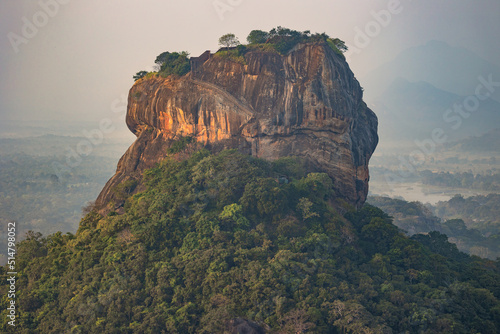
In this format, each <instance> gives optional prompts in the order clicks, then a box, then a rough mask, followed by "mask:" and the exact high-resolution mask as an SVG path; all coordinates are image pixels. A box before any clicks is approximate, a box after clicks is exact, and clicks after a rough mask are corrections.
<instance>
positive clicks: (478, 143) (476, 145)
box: [447, 129, 500, 153]
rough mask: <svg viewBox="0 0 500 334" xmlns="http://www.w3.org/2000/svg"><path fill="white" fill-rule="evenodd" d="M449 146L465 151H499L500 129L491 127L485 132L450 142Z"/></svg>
mask: <svg viewBox="0 0 500 334" xmlns="http://www.w3.org/2000/svg"><path fill="white" fill-rule="evenodd" d="M447 146H448V147H449V148H453V149H457V150H462V151H467V152H496V153H498V152H500V129H493V130H490V131H488V132H487V133H485V134H483V135H480V136H474V137H469V138H465V139H463V140H460V141H457V142H453V143H450V144H449V145H447Z"/></svg>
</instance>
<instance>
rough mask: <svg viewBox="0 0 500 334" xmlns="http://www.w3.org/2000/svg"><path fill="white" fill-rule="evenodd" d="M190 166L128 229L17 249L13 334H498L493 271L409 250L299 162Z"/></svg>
mask: <svg viewBox="0 0 500 334" xmlns="http://www.w3.org/2000/svg"><path fill="white" fill-rule="evenodd" d="M182 156H183V155H182V151H181V152H179V153H175V152H171V154H170V156H169V157H167V158H166V159H165V160H164V161H163V162H162V163H161V164H159V165H158V166H157V167H155V168H153V169H151V170H148V171H147V172H146V173H145V174H144V180H143V181H142V182H143V184H144V191H141V192H139V193H136V194H134V195H131V196H128V197H127V198H126V201H125V204H124V213H123V214H118V213H116V212H110V213H108V214H107V215H106V216H102V215H100V214H99V213H98V212H96V211H95V210H90V212H89V213H88V214H87V215H86V216H85V217H84V218H83V219H82V220H81V222H80V227H79V229H78V231H77V233H76V234H75V235H73V234H71V233H68V234H62V233H55V234H52V235H49V236H46V237H44V236H41V235H40V234H38V233H30V234H29V235H28V237H27V239H26V240H24V241H22V242H21V243H20V244H19V245H18V255H17V267H18V280H17V282H16V284H17V286H16V287H17V290H18V292H19V295H18V299H17V302H18V304H17V305H19V308H18V309H17V314H18V319H17V321H18V323H17V327H16V328H15V332H16V333H223V332H224V331H225V330H227V328H228V327H227V326H229V323H230V320H231V319H235V318H237V317H241V318H244V319H249V320H252V321H254V322H256V323H258V324H260V326H261V327H262V328H265V329H266V330H267V331H268V332H271V333H305V332H310V333H404V332H406V333H496V332H499V331H500V300H499V298H500V267H499V263H498V262H493V261H490V260H483V259H479V258H476V257H470V256H468V255H466V254H464V253H461V252H459V251H458V250H457V248H456V246H455V245H453V244H450V243H449V242H447V240H446V239H447V238H446V236H445V235H443V234H440V233H437V232H436V233H431V234H429V235H422V236H419V237H418V238H417V239H418V240H413V239H410V238H408V237H407V236H405V235H404V234H403V233H401V232H400V231H399V230H398V228H397V227H396V226H395V225H393V224H392V220H391V218H390V217H389V216H388V215H387V214H386V213H384V212H383V211H382V210H380V209H378V208H376V207H373V206H370V205H365V206H364V207H363V208H362V209H360V210H357V211H356V210H355V209H354V208H352V207H349V206H348V205H346V204H345V202H343V200H342V199H341V198H338V197H337V196H336V195H335V192H334V190H333V188H332V185H333V182H332V180H331V179H330V178H329V177H328V175H326V174H323V173H306V170H305V168H304V164H303V162H302V161H301V160H299V159H295V158H283V159H280V160H277V161H275V162H267V161H263V160H260V159H256V158H252V157H250V156H246V155H242V154H240V153H238V152H236V151H223V152H221V153H219V154H216V155H212V154H210V153H208V152H207V151H205V150H203V149H202V150H195V152H194V153H192V154H190V157H189V158H187V159H182V158H181V157H182ZM1 270H2V275H4V274H5V272H6V268H2V269H1ZM7 287H8V286H7V282H6V280H2V282H1V285H0V289H1V293H2V296H5V295H6V293H5V291H6V289H7ZM6 302H7V300H6V298H3V299H2V303H1V308H2V315H1V320H0V328H1V330H2V331H3V332H9V330H10V326H8V325H7V319H8V318H7V317H6V314H5V312H6V311H5V310H6V307H7V305H6Z"/></svg>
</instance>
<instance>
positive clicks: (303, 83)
mask: <svg viewBox="0 0 500 334" xmlns="http://www.w3.org/2000/svg"><path fill="white" fill-rule="evenodd" d="M362 95H363V93H362V89H361V87H360V85H359V83H358V81H357V80H356V79H355V78H354V75H353V73H352V72H351V70H350V68H349V66H348V64H347V63H346V62H345V60H344V58H343V57H342V56H340V55H338V54H336V53H335V52H334V51H333V50H332V49H331V48H330V47H329V46H328V45H327V44H326V43H306V44H299V45H297V46H296V47H295V48H294V49H292V50H291V51H290V52H288V54H286V55H280V54H277V53H273V52H261V51H249V52H247V53H246V54H245V64H241V63H240V62H235V61H232V60H231V59H228V58H223V57H219V56H218V55H217V54H216V55H215V56H212V57H210V58H209V59H208V60H207V61H205V62H204V63H203V64H202V65H201V66H198V67H197V69H196V71H195V72H194V71H193V72H191V73H188V74H186V75H184V76H182V77H175V76H170V77H167V78H162V77H153V78H149V79H145V78H144V79H141V80H138V81H137V82H136V83H135V84H134V86H133V87H132V88H131V90H130V93H129V98H128V111H127V119H126V121H127V125H128V127H129V129H130V130H131V131H132V132H133V133H134V134H135V135H136V136H137V140H136V141H135V142H134V144H132V146H131V147H130V148H129V149H128V150H127V152H126V153H125V155H124V156H123V157H122V158H121V160H120V162H119V164H118V168H117V171H116V174H115V175H114V176H113V177H112V178H111V179H110V180H109V181H108V183H107V184H106V186H105V187H104V189H103V190H102V192H101V194H100V195H99V197H98V199H97V201H96V204H97V206H98V207H99V208H101V209H103V210H105V209H104V208H105V207H106V205H107V204H108V203H113V201H114V200H115V198H114V197H115V195H114V192H113V189H114V187H116V186H117V185H118V184H120V183H121V182H123V181H125V180H128V179H137V180H140V177H141V175H142V172H143V171H144V169H147V168H151V167H153V166H154V164H155V163H157V162H159V161H161V160H162V159H163V158H164V157H165V156H166V151H167V148H169V147H170V146H171V144H172V143H173V142H174V141H175V140H177V139H179V138H181V137H183V136H192V137H193V138H195V140H196V141H198V142H200V143H203V144H205V145H206V146H207V147H209V148H210V149H212V150H213V151H218V150H221V149H224V148H237V149H239V150H240V151H242V152H245V153H248V154H252V155H254V156H256V157H260V158H264V159H268V160H273V159H277V158H280V157H283V156H300V157H303V158H305V159H307V161H308V162H309V163H310V166H311V169H312V170H314V171H322V172H325V173H328V174H329V175H330V176H331V177H332V179H333V180H334V185H335V188H336V190H337V193H338V194H339V196H342V197H343V198H344V199H346V200H347V201H348V202H349V203H351V204H353V205H356V206H359V205H361V204H363V203H364V201H365V199H366V195H367V192H368V180H369V174H368V161H369V159H370V157H371V155H372V153H373V151H374V150H375V147H376V145H377V142H378V136H377V117H376V116H375V114H374V113H373V112H372V111H371V110H370V109H369V108H368V107H367V106H366V104H365V103H364V102H363V100H362Z"/></svg>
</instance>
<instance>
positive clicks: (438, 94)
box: [372, 77, 500, 141]
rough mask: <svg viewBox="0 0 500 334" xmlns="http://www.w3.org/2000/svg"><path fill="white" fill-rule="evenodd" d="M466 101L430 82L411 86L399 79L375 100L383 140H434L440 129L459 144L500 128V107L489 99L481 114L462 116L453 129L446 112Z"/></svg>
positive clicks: (480, 107) (406, 81) (483, 105)
mask: <svg viewBox="0 0 500 334" xmlns="http://www.w3.org/2000/svg"><path fill="white" fill-rule="evenodd" d="M465 98H466V97H465V96H460V95H457V94H454V93H451V92H449V91H446V90H443V89H439V88H437V87H435V86H433V85H432V84H430V83H428V82H424V81H418V82H411V81H409V80H407V79H404V78H401V77H398V78H396V79H395V80H394V81H393V82H392V83H391V84H390V85H389V86H388V87H387V89H386V90H385V91H384V92H383V93H382V94H381V95H380V96H379V97H377V98H375V99H373V100H372V106H373V109H374V110H377V114H378V116H379V124H380V134H381V138H384V137H385V138H387V139H393V140H394V139H397V140H401V139H407V140H411V141H412V140H415V139H424V138H430V135H431V132H432V130H433V129H435V128H436V127H440V128H442V129H443V130H444V131H445V134H446V136H447V137H448V140H459V139H462V138H465V137H468V136H471V135H478V134H482V133H484V132H485V131H488V130H491V129H494V128H495V127H497V126H498V124H500V103H498V102H497V101H495V100H493V99H489V100H486V101H483V102H481V104H480V105H479V108H478V110H477V111H476V112H475V113H474V114H471V115H470V116H469V117H467V118H464V117H462V116H460V119H461V124H460V126H459V128H458V129H453V127H452V126H454V125H455V124H456V123H455V121H454V120H453V121H450V120H449V119H448V120H447V121H445V119H444V116H445V112H446V111H447V110H449V109H452V108H453V107H454V105H456V104H457V105H461V104H463V102H464V100H465ZM450 115H452V114H449V115H448V118H449V117H450ZM452 116H455V117H457V116H458V114H456V113H453V115H452Z"/></svg>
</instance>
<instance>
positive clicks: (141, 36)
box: [0, 0, 500, 123]
mask: <svg viewBox="0 0 500 334" xmlns="http://www.w3.org/2000/svg"><path fill="white" fill-rule="evenodd" d="M56 1H57V2H56ZM54 3H56V4H58V7H59V8H57V7H55V6H54ZM43 4H47V5H48V4H51V5H50V6H48V7H47V6H45V12H48V14H50V15H47V14H45V13H44V9H43V7H44V6H43ZM388 8H390V9H392V11H393V14H391V17H390V18H388V17H387V16H384V15H381V16H380V17H381V18H379V19H380V20H382V23H383V24H380V23H376V22H377V21H376V19H375V17H374V14H373V13H374V12H380V11H382V10H384V11H385V10H387V9H388ZM383 13H386V12H383ZM31 24H38V25H39V26H40V27H39V28H36V29H37V31H36V30H35V31H33V29H31V30H30V25H31ZM278 25H281V26H285V27H289V28H292V29H296V30H311V31H312V32H326V33H327V34H329V35H330V36H333V37H339V38H341V39H343V40H345V41H346V43H347V45H348V46H349V47H350V48H351V50H354V51H356V53H354V52H350V54H348V59H349V63H350V65H351V68H352V69H353V71H354V73H355V75H356V76H357V77H358V78H362V77H363V75H364V74H365V73H367V72H368V71H370V70H371V69H374V68H376V67H378V66H379V65H381V64H383V63H384V62H386V61H388V60H390V59H392V58H394V57H395V56H396V55H397V54H398V53H399V52H400V51H402V50H404V49H406V48H408V47H412V46H417V45H420V44H424V43H425V42H427V41H429V40H442V41H446V42H447V43H449V44H450V45H452V46H462V47H465V48H468V49H470V50H472V51H474V52H476V53H477V54H478V55H480V56H481V57H483V58H485V59H486V60H488V61H490V62H492V63H494V64H497V65H499V66H500V57H499V55H500V43H498V37H499V35H500V2H499V1H498V0H476V1H473V0H441V1H435V0H432V1H430V0H419V1H416V0H414V1H411V0H401V1H400V2H398V1H397V0H391V1H387V0H338V1H326V0H308V1H305V0H302V1H299V0H266V1H264V0H215V1H214V0H197V1H187V0H184V1H181V0H176V1H171V0H170V1H168V0H167V1H165V0H140V1H139V0H120V1H119V0H64V1H63V0H42V1H34V0H29V1H28V0H1V2H0V36H1V42H0V43H1V44H0V121H2V122H4V121H6V120H30V121H41V120H45V121H52V120H57V121H79V122H80V121H89V122H96V123H97V122H98V121H99V120H100V119H102V118H104V117H110V116H113V117H115V116H116V115H113V112H112V111H111V104H112V102H113V101H115V100H116V99H117V98H120V96H121V95H122V94H127V93H128V90H129V88H130V87H131V85H132V84H133V79H132V75H133V74H134V73H136V72H137V71H139V70H142V69H145V70H150V69H151V67H152V65H153V61H154V59H155V58H156V56H157V55H158V54H160V53H161V52H163V51H181V50H186V51H188V52H190V53H191V55H194V56H197V55H199V54H200V53H201V52H203V51H204V50H207V49H211V50H216V49H217V48H218V45H217V40H218V37H220V36H221V35H222V34H224V33H228V32H233V33H235V34H236V35H237V36H238V37H239V39H240V41H242V42H244V41H245V39H246V36H247V35H248V33H249V32H250V31H251V30H252V29H262V30H269V29H271V28H272V27H275V26H278ZM31 28H33V27H31ZM367 29H368V32H369V35H372V36H371V37H369V36H368V37H369V44H368V43H367V42H366V38H365V39H363V38H362V37H360V35H359V31H360V30H361V31H366V30H367ZM370 29H371V30H370ZM365 44H367V45H365ZM13 45H14V46H13ZM16 48H17V52H16Z"/></svg>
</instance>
